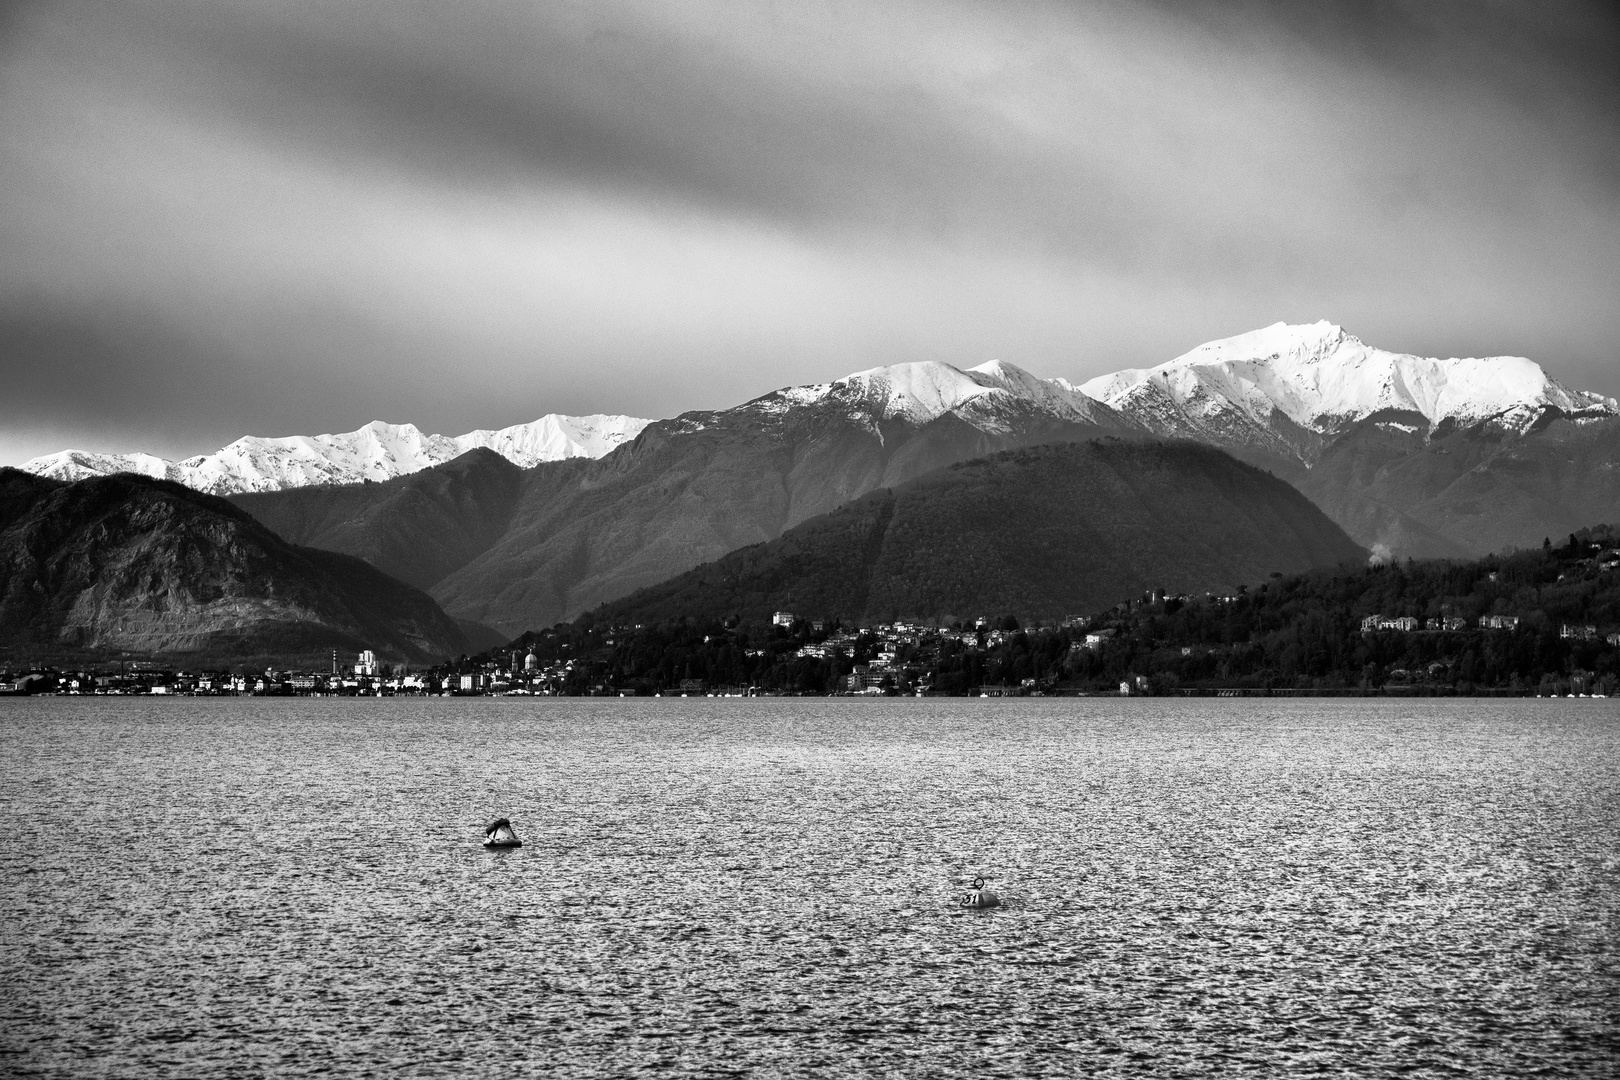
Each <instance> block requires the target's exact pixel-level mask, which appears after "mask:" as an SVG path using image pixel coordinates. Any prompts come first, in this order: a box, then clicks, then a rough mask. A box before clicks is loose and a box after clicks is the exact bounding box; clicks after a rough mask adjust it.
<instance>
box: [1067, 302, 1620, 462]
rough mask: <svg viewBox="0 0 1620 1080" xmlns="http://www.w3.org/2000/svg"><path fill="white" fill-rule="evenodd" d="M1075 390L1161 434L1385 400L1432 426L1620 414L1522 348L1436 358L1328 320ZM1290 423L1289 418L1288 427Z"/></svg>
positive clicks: (1296, 419) (1327, 415)
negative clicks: (1555, 413) (1391, 347)
mask: <svg viewBox="0 0 1620 1080" xmlns="http://www.w3.org/2000/svg"><path fill="white" fill-rule="evenodd" d="M1080 389H1081V390H1082V391H1084V392H1085V393H1087V394H1089V395H1091V396H1093V397H1096V398H1098V399H1100V400H1102V401H1104V402H1106V403H1108V404H1109V405H1111V406H1113V407H1114V408H1116V409H1119V410H1120V411H1122V412H1124V413H1125V414H1126V415H1128V416H1132V417H1134V418H1136V419H1138V420H1140V421H1141V422H1142V423H1144V424H1146V425H1147V426H1148V427H1150V428H1151V429H1153V430H1155V431H1160V432H1162V433H1165V434H1193V435H1199V434H1211V433H1216V432H1220V431H1226V432H1234V431H1236V430H1237V429H1241V428H1244V427H1253V428H1255V429H1266V430H1274V429H1275V428H1276V427H1277V419H1276V414H1281V416H1282V417H1285V418H1286V420H1287V421H1288V422H1291V424H1292V425H1297V427H1298V428H1300V429H1304V430H1308V431H1311V432H1315V433H1317V434H1331V433H1332V432H1334V431H1337V430H1340V429H1342V428H1344V427H1345V426H1347V425H1348V424H1351V423H1354V422H1356V421H1357V420H1361V419H1364V418H1366V417H1368V416H1371V415H1372V414H1373V413H1376V412H1380V411H1382V410H1386V409H1392V410H1399V411H1403V412H1412V413H1418V414H1420V415H1421V416H1423V417H1424V418H1426V419H1427V420H1428V421H1429V423H1430V425H1431V426H1432V425H1436V424H1439V423H1440V422H1441V421H1443V420H1446V419H1451V420H1455V421H1457V422H1460V423H1475V422H1478V421H1481V420H1487V419H1491V418H1493V417H1502V418H1503V419H1504V421H1505V422H1508V423H1513V424H1515V426H1516V423H1517V422H1516V421H1515V420H1513V419H1510V418H1509V415H1508V414H1511V413H1515V412H1518V413H1520V414H1522V415H1527V416H1529V417H1530V418H1531V419H1532V420H1533V418H1534V416H1535V415H1537V414H1539V412H1540V410H1541V409H1542V408H1544V407H1546V406H1553V407H1555V408H1558V409H1560V410H1563V411H1564V412H1590V411H1597V412H1603V413H1616V412H1620V406H1617V404H1616V402H1615V400H1614V399H1613V398H1607V397H1603V396H1602V395H1599V394H1593V393H1588V392H1585V391H1577V390H1570V389H1568V388H1566V387H1564V386H1562V385H1560V384H1559V383H1557V382H1556V381H1554V380H1553V379H1551V378H1550V377H1548V375H1547V373H1546V372H1545V371H1543V370H1542V369H1541V366H1540V365H1539V364H1536V363H1535V362H1533V361H1531V360H1527V359H1525V358H1524V357H1522V356H1493V357H1487V358H1483V359H1480V358H1466V359H1449V360H1437V359H1432V358H1427V357H1421V356H1412V355H1410V354H1407V353H1393V352H1387V351H1385V350H1383V349H1376V348H1373V347H1371V346H1369V345H1366V344H1365V343H1363V342H1362V341H1361V340H1360V339H1359V338H1357V337H1355V336H1353V335H1351V334H1347V333H1345V332H1344V330H1343V328H1342V327H1339V326H1335V325H1334V324H1332V323H1329V322H1316V323H1310V324H1308V325H1304V326H1290V325H1288V324H1286V323H1276V324H1274V325H1272V326H1268V327H1266V328H1264V329H1262V330H1254V331H1251V332H1250V333H1247V334H1239V335H1238V336H1236V337H1230V338H1224V339H1222V340H1219V341H1211V342H1209V343H1207V344H1205V345H1200V346H1198V348H1196V349H1193V350H1192V351H1191V352H1189V353H1186V354H1185V355H1183V356H1179V357H1177V358H1176V359H1174V360H1171V361H1170V362H1168V363H1165V364H1160V365H1159V366H1158V367H1155V368H1148V369H1136V370H1128V371H1117V372H1115V373H1113V374H1112V375H1104V376H1101V377H1100V378H1096V379H1092V380H1091V381H1090V382H1087V383H1085V384H1083V385H1082V386H1081V387H1080ZM1283 426H1284V428H1285V429H1286V427H1287V425H1283Z"/></svg>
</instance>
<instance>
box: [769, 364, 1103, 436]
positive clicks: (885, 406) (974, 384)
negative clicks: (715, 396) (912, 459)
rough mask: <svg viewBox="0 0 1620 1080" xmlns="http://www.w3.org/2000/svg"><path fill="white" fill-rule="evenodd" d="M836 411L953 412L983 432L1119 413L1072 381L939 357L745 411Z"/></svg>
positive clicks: (887, 415) (920, 420)
mask: <svg viewBox="0 0 1620 1080" xmlns="http://www.w3.org/2000/svg"><path fill="white" fill-rule="evenodd" d="M829 406H830V407H832V408H835V409H838V410H840V411H842V412H844V413H845V414H846V415H847V416H849V417H850V418H852V419H859V418H864V419H866V420H868V421H871V422H877V421H883V420H905V421H907V422H909V423H912V424H918V425H921V424H926V423H929V422H931V421H934V420H937V419H939V418H940V417H942V416H944V415H946V414H947V413H954V414H956V415H957V416H958V417H960V418H961V419H963V420H965V421H967V422H968V423H969V424H971V425H973V426H974V427H977V428H979V429H981V430H984V431H997V432H999V431H1004V430H1005V429H1006V425H1007V423H1008V421H1009V420H1010V419H1011V418H1012V417H1015V416H1028V415H1030V414H1044V415H1048V416H1051V417H1054V418H1056V419H1060V420H1077V421H1082V422H1086V423H1100V424H1105V425H1109V424H1113V423H1115V422H1117V418H1116V417H1115V416H1114V413H1113V410H1111V409H1109V408H1108V407H1107V406H1105V405H1103V404H1102V403H1100V402H1098V401H1095V400H1093V399H1092V398H1090V397H1088V396H1086V395H1085V394H1084V393H1081V392H1080V390H1079V388H1077V387H1076V386H1074V385H1073V384H1072V383H1070V382H1068V381H1067V380H1066V379H1041V378H1038V377H1036V376H1034V375H1031V374H1030V373H1029V372H1027V371H1025V370H1024V369H1023V368H1020V367H1017V366H1016V365H1013V364H1009V363H1006V362H1005V361H1002V360H991V361H990V362H989V363H985V364H980V365H979V366H978V367H971V368H965V369H964V368H958V367H955V366H953V365H951V364H946V363H943V362H940V361H937V360H930V361H922V362H919V363H911V364H894V365H891V366H889V367H876V368H870V369H868V370H866V371H857V372H855V373H854V374H853V375H846V376H844V377H843V378H842V379H836V380H834V381H833V382H830V383H813V384H810V385H806V386H789V387H784V388H783V389H781V390H777V391H774V392H773V393H770V394H766V395H765V396H764V397H761V398H756V399H755V400H753V401H751V402H748V403H747V404H746V405H743V406H741V408H742V409H747V410H754V411H759V412H786V411H788V410H791V409H802V408H806V407H829Z"/></svg>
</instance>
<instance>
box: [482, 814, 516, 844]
mask: <svg viewBox="0 0 1620 1080" xmlns="http://www.w3.org/2000/svg"><path fill="white" fill-rule="evenodd" d="M484 846H485V847H487V848H514V847H522V846H523V841H521V840H519V839H518V838H517V833H515V832H513V831H512V823H511V822H510V821H508V820H506V819H505V818H496V819H495V820H494V821H492V822H490V823H489V824H488V825H486V826H485V827H484Z"/></svg>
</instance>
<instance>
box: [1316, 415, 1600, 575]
mask: <svg viewBox="0 0 1620 1080" xmlns="http://www.w3.org/2000/svg"><path fill="white" fill-rule="evenodd" d="M1299 486H1300V489H1301V490H1302V491H1304V492H1305V493H1306V494H1307V495H1309V496H1310V497H1311V498H1312V499H1313V500H1315V501H1316V502H1317V504H1318V505H1320V506H1322V507H1323V509H1324V510H1327V511H1328V513H1329V514H1330V516H1333V517H1334V518H1335V519H1336V520H1338V521H1340V522H1341V523H1344V524H1345V525H1346V528H1347V529H1348V530H1349V531H1350V532H1351V533H1352V535H1356V534H1357V533H1358V532H1359V533H1360V534H1361V535H1370V536H1373V537H1375V540H1374V542H1379V540H1378V539H1377V538H1379V537H1382V536H1385V535H1389V534H1394V535H1396V536H1397V537H1398V539H1397V541H1396V542H1394V543H1388V546H1389V547H1390V548H1391V550H1392V551H1395V552H1397V553H1399V554H1403V555H1414V556H1418V557H1422V556H1443V555H1475V556H1477V555H1484V554H1486V553H1489V552H1493V551H1497V552H1500V551H1506V550H1508V549H1509V548H1515V547H1519V548H1527V547H1537V546H1539V545H1540V543H1541V541H1542V540H1543V539H1544V538H1546V537H1549V536H1551V537H1558V536H1565V535H1568V534H1569V533H1571V532H1573V531H1575V530H1576V529H1579V528H1582V527H1583V526H1585V525H1588V524H1590V523H1591V522H1593V521H1620V417H1611V416H1604V415H1592V414H1591V413H1590V412H1587V413H1584V414H1577V415H1574V416H1571V415H1569V414H1566V413H1563V412H1562V411H1561V410H1559V409H1557V408H1556V407H1552V406H1548V407H1546V408H1545V409H1543V410H1542V412H1541V414H1540V415H1539V416H1538V417H1537V419H1536V420H1535V422H1533V423H1532V424H1530V425H1528V426H1527V427H1526V428H1525V429H1524V430H1522V431H1521V430H1519V429H1517V428H1516V427H1508V426H1504V425H1502V424H1500V423H1498V422H1497V421H1496V420H1495V418H1492V419H1488V420H1484V421H1481V422H1479V423H1475V424H1470V425H1466V426H1465V425H1459V424H1452V423H1443V424H1441V425H1438V426H1437V427H1436V428H1435V429H1433V430H1430V429H1428V428H1427V427H1426V426H1425V425H1423V423H1422V420H1421V419H1420V418H1418V417H1414V416H1411V415H1405V416H1394V417H1373V418H1369V420H1368V421H1367V422H1364V423H1362V424H1360V425H1357V426H1355V427H1353V428H1352V429H1350V430H1349V431H1347V432H1346V433H1345V434H1343V435H1341V436H1340V437H1339V438H1338V439H1336V440H1335V441H1334V442H1333V443H1332V444H1330V445H1329V446H1328V447H1327V449H1326V450H1325V451H1324V453H1323V455H1322V457H1321V459H1320V460H1319V461H1318V462H1317V464H1316V466H1315V467H1314V468H1312V469H1311V471H1310V473H1309V474H1308V475H1307V476H1306V477H1305V478H1304V479H1303V481H1302V482H1301V483H1300V485H1299ZM1357 514H1361V515H1364V516H1363V517H1362V518H1361V519H1360V520H1357V519H1356V517H1355V515H1357ZM1347 519H1348V520H1347ZM1407 530H1417V532H1411V531H1407ZM1436 541H1439V543H1437V542H1436Z"/></svg>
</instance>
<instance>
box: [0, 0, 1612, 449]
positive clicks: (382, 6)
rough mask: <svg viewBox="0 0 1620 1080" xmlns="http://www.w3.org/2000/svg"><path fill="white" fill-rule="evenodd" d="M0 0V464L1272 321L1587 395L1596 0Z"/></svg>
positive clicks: (1600, 138) (1601, 210)
mask: <svg viewBox="0 0 1620 1080" xmlns="http://www.w3.org/2000/svg"><path fill="white" fill-rule="evenodd" d="M1189 9H1196V14H1189ZM0 20H3V22H0V375H3V377H4V383H3V387H0V463H5V464H16V463H20V462H21V461H23V460H25V459H26V458H28V457H31V456H33V455H35V454H38V453H44V452H48V451H52V450H57V449H61V448H63V447H65V446H74V447H79V448H84V449H96V450H135V449H142V450H147V451H150V452H154V453H161V454H164V455H166V456H183V455H187V454H192V453H199V452H206V451H209V450H213V449H216V448H217V447H219V446H220V445H222V444H224V443H225V442H227V441H229V440H230V439H232V438H235V437H237V436H239V435H244V434H259V435H286V434H315V433H320V432H327V431H347V430H351V429H353V428H355V427H358V426H359V425H360V424H362V423H364V422H366V421H368V420H372V419H385V420H391V421H395V422H405V421H409V422H413V423H416V424H418V425H419V426H421V427H423V428H425V429H427V430H431V431H441V432H445V433H459V432H462V431H465V430H468V429H471V428H475V427H500V426H505V425H507V424H512V423H518V422H522V421H525V420H531V419H533V418H535V417H536V416H539V415H541V414H543V413H547V412H568V413H588V412H610V413H617V412H623V413H631V414H636V415H641V416H653V417H660V416H670V415H674V414H675V413H678V412H680V411H682V410H685V409H691V408H719V407H725V406H728V405H732V404H736V403H738V402H740V401H743V400H746V399H747V398H750V397H753V396H756V395H758V394H761V393H764V392H766V391H768V390H771V389H773V388H775V387H778V386H783V385H787V384H791V383H802V382H812V381H819V380H825V379H830V378H835V377H837V376H840V375H843V374H847V373H848V372H851V371H855V370H858V369H861V368H866V367H871V366H875V365H878V364H886V363H895V362H900V361H908V360H921V359H938V360H945V361H948V362H951V363H955V364H959V365H971V364H977V363H981V362H983V361H985V360H989V359H993V358H998V357H999V358H1001V359H1004V360H1008V361H1011V362H1013V363H1016V364H1019V365H1021V366H1023V367H1026V368H1028V369H1029V370H1031V371H1033V372H1035V373H1036V374H1038V375H1042V376H1047V377H1050V376H1054V375H1062V376H1066V377H1068V378H1070V379H1073V380H1076V381H1079V380H1083V379H1086V378H1090V377H1091V376H1094V375H1098V374H1102V373H1104V372H1107V371H1112V370H1114V369H1117V368H1121V367H1132V366H1146V365H1151V364H1156V363H1160V362H1163V361H1165V360H1168V359H1170V358H1172V357H1173V356H1176V355H1178V354H1179V353H1181V352H1184V351H1186V350H1187V349H1189V348H1191V347H1193V346H1195V345H1197V344H1199V343H1200V342H1202V341H1206V340H1209V339H1212V338H1217V337H1224V336H1227V335H1230V334H1234V333H1240V332H1242V331H1245V330H1249V329H1253V328H1255V327H1258V326H1263V325H1266V324H1269V323H1271V322H1275V321H1277V320H1279V319H1283V320H1288V321H1309V320H1314V319H1318V318H1326V319H1329V320H1332V321H1334V322H1338V323H1341V324H1343V325H1344V326H1345V327H1346V328H1348V329H1349V330H1350V331H1351V332H1353V333H1356V334H1358V335H1359V336H1361V337H1362V338H1363V339H1364V340H1366V341H1368V342H1369V343H1371V344H1374V345H1378V346H1382V347H1385V348H1393V349H1399V350H1403V351H1409V352H1417V353H1421V354H1425V355H1446V356H1450V355H1488V354H1497V353H1512V354H1519V355H1527V356H1530V357H1532V358H1534V359H1536V360H1538V361H1540V362H1541V363H1542V364H1544V365H1545V366H1546V367H1547V368H1548V369H1549V370H1550V371H1551V372H1552V373H1553V374H1554V376H1555V377H1557V378H1559V379H1560V380H1562V381H1564V382H1566V383H1569V384H1571V385H1574V386H1576V387H1580V388H1585V389H1595V390H1600V391H1603V392H1605V393H1609V394H1620V360H1617V355H1620V354H1617V349H1616V344H1615V342H1616V340H1617V331H1620V122H1617V119H1616V118H1617V117H1620V74H1617V73H1620V65H1616V64H1615V62H1614V57H1615V56H1617V55H1620V23H1617V21H1616V18H1615V16H1613V15H1612V14H1610V13H1609V6H1608V5H1599V4H1591V5H1564V4H1559V3H1536V4H1523V5H1504V4H1495V3H1491V2H1490V0H1470V2H1466V3H1456V4H1451V3H1442V2H1435V0H1421V2H1416V0H1415V2H1412V3H1379V2H1373V0H1361V2H1355V3H1344V4H1342V5H1338V6H1337V7H1334V6H1332V5H1315V4H1298V3H1295V2H1293V0H1278V2H1276V3H1260V2H1253V3H1245V2H1239V0H1234V2H1229V3H1214V4H1199V5H1189V4H1183V3H1172V2H1168V0H1166V2H1164V3H1159V4H1154V3H1146V2H1139V3H1116V4H1110V3H1072V4H1064V3H1017V2H1012V0H995V2H990V3H983V4H975V3H959V4H956V3H949V2H941V0H930V2H928V3H915V4H912V3H904V2H888V0H858V2H852V3H841V2H826V0H824V2H816V0H799V2H796V3H789V4H770V3H760V2H751V3H735V4H724V3H700V2H680V0H652V2H647V3H636V2H616V0H585V2H580V3H565V2H555V3H540V2H527V0H507V2H492V0H454V2H446V0H434V2H431V3H430V2H414V0H308V2H298V0H197V2H172V3H169V2H151V3H142V2H131V0H112V2H107V3H85V4H73V3H38V4H30V3H22V4H11V5H5V4H3V3H0Z"/></svg>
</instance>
